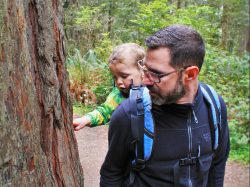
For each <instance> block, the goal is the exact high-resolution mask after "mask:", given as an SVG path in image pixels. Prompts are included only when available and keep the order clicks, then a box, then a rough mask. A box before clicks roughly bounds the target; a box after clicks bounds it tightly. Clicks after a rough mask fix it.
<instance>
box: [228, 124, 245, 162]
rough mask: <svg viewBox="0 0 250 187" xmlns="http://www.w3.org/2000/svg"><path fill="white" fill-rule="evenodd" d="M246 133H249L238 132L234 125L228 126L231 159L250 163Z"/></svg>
mask: <svg viewBox="0 0 250 187" xmlns="http://www.w3.org/2000/svg"><path fill="white" fill-rule="evenodd" d="M235 123H237V122H235ZM247 135H249V134H243V133H239V132H238V128H237V126H236V125H231V126H230V142H231V151H230V159H231V160H238V161H241V162H244V163H248V164H249V163H250V155H249V154H250V147H249V136H247Z"/></svg>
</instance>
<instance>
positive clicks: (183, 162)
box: [179, 157, 198, 166]
mask: <svg viewBox="0 0 250 187" xmlns="http://www.w3.org/2000/svg"><path fill="white" fill-rule="evenodd" d="M197 161H198V157H191V158H182V159H180V160H179V165H180V166H187V165H194V164H196V163H197Z"/></svg>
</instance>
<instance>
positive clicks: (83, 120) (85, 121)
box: [73, 116, 91, 131]
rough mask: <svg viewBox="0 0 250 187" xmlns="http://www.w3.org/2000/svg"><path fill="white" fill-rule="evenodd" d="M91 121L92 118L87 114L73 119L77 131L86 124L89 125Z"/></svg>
mask: <svg viewBox="0 0 250 187" xmlns="http://www.w3.org/2000/svg"><path fill="white" fill-rule="evenodd" d="M90 122H91V121H90V119H89V118H88V117H86V116H83V117H81V118H76V119H74V120H73V128H74V130H75V131H79V130H80V129H82V128H83V127H85V126H86V125H89V124H90Z"/></svg>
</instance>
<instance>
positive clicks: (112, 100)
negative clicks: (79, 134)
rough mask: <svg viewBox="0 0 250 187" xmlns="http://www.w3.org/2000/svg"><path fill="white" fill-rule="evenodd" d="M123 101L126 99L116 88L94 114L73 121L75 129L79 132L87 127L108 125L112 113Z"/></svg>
mask: <svg viewBox="0 0 250 187" xmlns="http://www.w3.org/2000/svg"><path fill="white" fill-rule="evenodd" d="M123 100H124V97H123V96H122V94H121V92H120V91H119V90H118V88H117V87H114V88H113V90H112V91H111V93H110V94H109V95H108V97H107V99H106V101H105V102H104V103H103V104H101V105H100V106H98V107H97V108H96V109H95V110H93V111H92V112H89V113H87V114H85V115H84V116H83V117H81V118H77V119H75V120H74V121H73V126H74V129H75V130H76V131H77V130H80V129H81V128H83V127H85V126H86V125H88V126H92V127H93V126H97V125H104V124H106V123H107V122H108V121H109V119H110V117H111V114H112V112H113V111H114V110H115V109H116V107H117V106H118V105H119V104H120V103H121V102H122V101H123Z"/></svg>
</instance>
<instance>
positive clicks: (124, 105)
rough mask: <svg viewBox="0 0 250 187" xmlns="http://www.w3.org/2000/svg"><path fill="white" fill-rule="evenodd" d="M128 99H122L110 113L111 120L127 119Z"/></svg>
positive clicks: (128, 115)
mask: <svg viewBox="0 0 250 187" xmlns="http://www.w3.org/2000/svg"><path fill="white" fill-rule="evenodd" d="M129 119H130V109H129V99H125V100H123V101H122V102H121V103H120V105H119V106H118V107H117V108H116V109H115V111H114V112H113V114H112V117H111V121H120V120H129Z"/></svg>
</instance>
